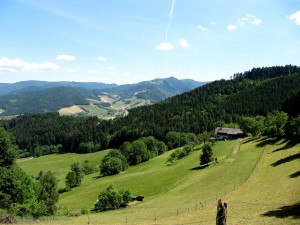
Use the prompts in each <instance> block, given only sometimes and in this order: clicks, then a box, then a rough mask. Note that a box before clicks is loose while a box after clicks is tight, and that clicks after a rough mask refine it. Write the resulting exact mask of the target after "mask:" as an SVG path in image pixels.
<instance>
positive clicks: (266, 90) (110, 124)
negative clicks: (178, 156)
mask: <svg viewBox="0 0 300 225" xmlns="http://www.w3.org/2000/svg"><path fill="white" fill-rule="evenodd" d="M299 93H300V67H297V66H291V65H287V66H284V67H279V66H276V67H267V68H254V69H252V70H251V71H246V72H244V73H239V74H235V75H233V78H232V79H231V80H218V81H214V82H211V83H209V84H206V85H204V86H201V87H199V88H196V89H195V90H193V91H190V92H187V93H184V94H181V95H177V96H174V97H170V98H168V99H166V100H164V101H162V102H159V103H157V104H154V105H148V106H142V107H138V108H134V109H131V110H130V111H129V115H128V116H126V117H122V118H116V119H114V120H108V121H106V120H100V119H97V118H95V117H70V116H59V115H58V114H57V113H46V114H31V115H23V116H18V117H16V118H14V119H11V120H8V121H4V122H3V125H4V127H5V129H6V130H8V131H10V132H12V133H13V134H14V136H15V139H16V143H17V145H18V146H19V148H20V149H21V151H22V152H21V155H22V156H29V155H32V156H39V155H43V154H49V153H55V152H78V153H86V152H94V151H99V150H101V149H106V148H108V147H120V146H121V145H122V144H123V143H124V142H125V141H129V142H133V141H135V140H137V139H139V138H141V137H148V136H153V137H155V138H156V139H158V140H160V141H161V140H164V139H165V137H166V135H167V133H168V132H170V131H176V132H180V133H195V134H201V133H203V132H204V131H213V130H214V129H215V127H216V126H223V125H224V124H229V123H240V122H241V118H242V117H243V116H244V117H255V116H258V115H261V116H267V114H268V113H271V112H274V111H285V112H286V113H288V115H289V116H290V119H292V118H296V117H297V116H298V115H299V109H298V108H297V104H296V102H299ZM298 105H299V104H298ZM297 110H298V111H297ZM40 146H44V147H40Z"/></svg>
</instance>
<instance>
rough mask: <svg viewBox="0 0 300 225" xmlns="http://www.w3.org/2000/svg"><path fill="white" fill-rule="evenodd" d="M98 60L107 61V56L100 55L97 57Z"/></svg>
mask: <svg viewBox="0 0 300 225" xmlns="http://www.w3.org/2000/svg"><path fill="white" fill-rule="evenodd" d="M97 60H98V61H100V62H106V61H107V58H105V57H103V56H99V57H98V58H97Z"/></svg>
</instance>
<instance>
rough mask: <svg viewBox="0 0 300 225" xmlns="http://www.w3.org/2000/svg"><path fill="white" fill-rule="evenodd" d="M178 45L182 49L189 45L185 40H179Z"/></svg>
mask: <svg viewBox="0 0 300 225" xmlns="http://www.w3.org/2000/svg"><path fill="white" fill-rule="evenodd" d="M179 44H180V46H181V47H183V48H188V47H189V46H190V45H189V43H188V41H187V40H185V39H179Z"/></svg>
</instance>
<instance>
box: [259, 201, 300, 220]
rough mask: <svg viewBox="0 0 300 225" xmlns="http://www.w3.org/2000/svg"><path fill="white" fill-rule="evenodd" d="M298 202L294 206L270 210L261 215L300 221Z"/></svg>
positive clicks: (299, 205) (299, 204)
mask: <svg viewBox="0 0 300 225" xmlns="http://www.w3.org/2000/svg"><path fill="white" fill-rule="evenodd" d="M299 212H300V202H299V203H296V204H294V205H288V206H283V207H280V208H278V209H275V210H271V211H269V212H266V213H264V214H263V216H268V217H277V218H286V217H292V218H293V219H300V213H299Z"/></svg>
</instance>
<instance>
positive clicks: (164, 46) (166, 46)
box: [155, 0, 176, 51]
mask: <svg viewBox="0 0 300 225" xmlns="http://www.w3.org/2000/svg"><path fill="white" fill-rule="evenodd" d="M175 3H176V0H172V2H171V8H170V12H169V21H168V24H167V27H166V32H165V41H164V42H162V43H160V44H159V45H157V46H156V47H155V49H156V50H160V51H168V50H172V49H174V47H173V45H172V44H171V43H169V42H168V37H169V29H170V26H171V23H172V19H173V14H174V8H175Z"/></svg>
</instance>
